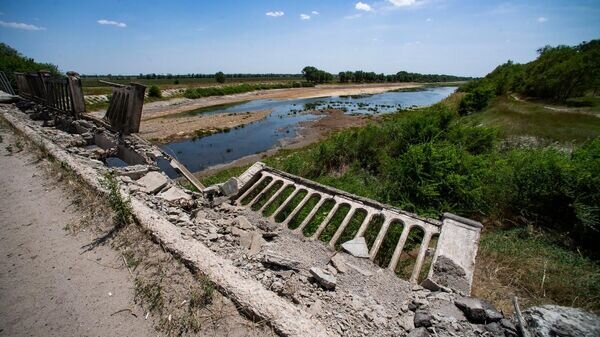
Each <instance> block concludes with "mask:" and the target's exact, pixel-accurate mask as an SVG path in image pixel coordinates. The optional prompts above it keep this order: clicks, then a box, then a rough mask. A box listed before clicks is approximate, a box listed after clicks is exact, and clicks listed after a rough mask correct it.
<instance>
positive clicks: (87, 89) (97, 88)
mask: <svg viewBox="0 0 600 337" xmlns="http://www.w3.org/2000/svg"><path fill="white" fill-rule="evenodd" d="M99 80H104V81H109V82H113V83H119V84H129V83H131V82H136V83H141V84H143V85H146V86H148V87H150V86H153V85H156V86H158V87H160V88H161V89H163V90H164V89H173V88H194V87H210V86H217V85H229V84H237V83H256V82H264V83H275V82H277V83H279V82H291V81H301V80H303V79H302V78H301V77H294V76H290V77H243V78H242V77H240V78H228V79H226V81H225V83H217V81H215V79H214V78H178V79H177V78H171V79H167V78H157V79H143V78H141V79H138V78H137V77H136V76H131V77H129V78H125V77H118V78H115V77H112V78H108V77H82V79H81V82H82V84H83V93H84V94H85V95H106V94H110V93H111V87H110V86H109V85H107V84H104V83H100V82H99ZM176 81H178V84H175V83H176Z"/></svg>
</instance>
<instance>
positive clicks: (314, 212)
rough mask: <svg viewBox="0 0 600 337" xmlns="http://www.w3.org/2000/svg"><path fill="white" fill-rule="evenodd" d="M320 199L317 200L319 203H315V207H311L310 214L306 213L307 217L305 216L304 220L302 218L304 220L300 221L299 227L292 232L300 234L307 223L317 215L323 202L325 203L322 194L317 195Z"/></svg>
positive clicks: (325, 197)
mask: <svg viewBox="0 0 600 337" xmlns="http://www.w3.org/2000/svg"><path fill="white" fill-rule="evenodd" d="M317 195H318V196H319V197H320V198H321V199H319V202H317V204H316V205H315V207H313V209H311V210H310V212H309V213H308V215H307V216H306V218H304V220H302V223H301V224H300V226H298V228H296V229H294V231H296V232H301V231H302V230H303V229H304V227H306V225H308V223H309V222H310V220H311V219H312V218H313V217H314V216H315V214H316V213H317V211H318V210H319V208H321V206H322V205H323V204H324V203H325V201H327V196H325V195H322V194H320V193H319V194H317Z"/></svg>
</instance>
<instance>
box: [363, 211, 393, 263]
mask: <svg viewBox="0 0 600 337" xmlns="http://www.w3.org/2000/svg"><path fill="white" fill-rule="evenodd" d="M383 215H384V216H385V220H384V221H383V225H381V229H379V233H378V234H377V238H375V242H373V247H371V251H369V258H370V259H371V260H374V259H375V256H377V252H379V248H380V247H381V243H382V242H383V238H384V237H385V233H387V230H388V228H389V227H390V224H391V223H392V220H393V216H392V215H391V214H389V213H383Z"/></svg>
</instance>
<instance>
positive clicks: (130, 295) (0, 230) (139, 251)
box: [0, 123, 274, 337]
mask: <svg viewBox="0 0 600 337" xmlns="http://www.w3.org/2000/svg"><path fill="white" fill-rule="evenodd" d="M0 158H1V159H0V170H2V172H3V174H2V175H1V177H0V254H1V256H3V257H4V258H3V259H2V260H0V303H2V305H1V306H0V337H1V336H157V335H158V336H179V335H182V334H183V335H186V336H231V337H242V336H260V337H262V336H265V337H266V336H273V335H274V333H273V332H272V331H271V329H270V328H269V327H267V326H265V324H264V322H253V321H252V320H251V319H249V318H247V317H245V316H243V315H241V314H240V313H239V311H238V310H237V307H236V305H235V304H234V303H233V302H231V301H230V300H229V299H227V298H226V297H224V296H223V295H222V294H221V293H220V292H218V291H217V290H215V289H214V287H213V285H212V284H211V282H210V280H208V279H206V278H204V277H203V276H202V275H199V274H196V273H194V272H191V271H190V270H188V269H187V267H186V266H185V265H184V264H183V263H182V262H180V261H178V260H177V259H175V258H174V257H173V256H172V255H171V254H169V253H168V252H165V251H164V250H163V249H162V247H161V246H160V245H159V244H156V243H154V242H153V241H151V240H150V239H149V237H148V236H147V235H146V234H145V233H144V232H143V231H142V230H141V229H140V228H139V227H138V226H137V225H135V224H129V225H127V226H125V227H123V228H121V229H119V230H114V228H115V227H114V226H113V225H112V220H111V210H110V209H109V208H107V206H106V204H105V202H104V200H103V199H101V198H100V197H99V196H98V194H97V193H95V192H92V191H91V190H90V189H88V188H86V187H85V186H83V185H81V183H80V182H79V181H78V180H76V178H74V177H73V176H71V174H69V173H68V172H66V171H63V170H61V169H60V168H59V167H58V164H55V163H52V162H50V161H49V160H48V159H47V158H46V157H45V156H44V155H43V153H41V152H40V151H38V150H37V148H34V147H33V146H31V145H29V143H28V142H26V141H25V140H23V139H22V138H21V137H20V136H17V135H14V133H13V131H12V130H10V129H8V128H7V127H6V126H5V125H4V124H2V123H0Z"/></svg>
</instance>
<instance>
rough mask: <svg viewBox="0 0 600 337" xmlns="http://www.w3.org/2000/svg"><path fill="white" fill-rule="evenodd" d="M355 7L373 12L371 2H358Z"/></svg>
mask: <svg viewBox="0 0 600 337" xmlns="http://www.w3.org/2000/svg"><path fill="white" fill-rule="evenodd" d="M354 8H356V9H358V10H359V11H365V12H371V11H372V10H373V8H371V6H370V5H369V4H366V3H364V2H360V1H359V2H357V3H356V5H354Z"/></svg>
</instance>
